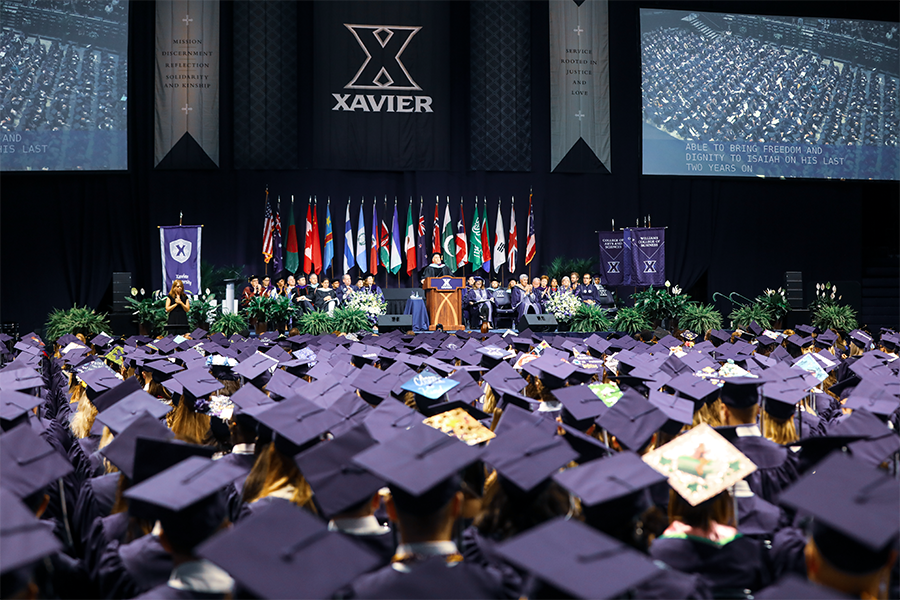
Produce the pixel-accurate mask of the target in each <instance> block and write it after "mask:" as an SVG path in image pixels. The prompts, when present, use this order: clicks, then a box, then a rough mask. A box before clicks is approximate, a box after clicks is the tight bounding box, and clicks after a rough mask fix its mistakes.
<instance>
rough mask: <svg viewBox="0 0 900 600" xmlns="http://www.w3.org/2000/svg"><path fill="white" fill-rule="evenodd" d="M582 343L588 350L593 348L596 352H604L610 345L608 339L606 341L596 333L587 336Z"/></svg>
mask: <svg viewBox="0 0 900 600" xmlns="http://www.w3.org/2000/svg"><path fill="white" fill-rule="evenodd" d="M584 343H585V345H586V346H587V347H588V348H589V349H590V350H593V351H594V352H595V353H596V354H606V352H607V350H609V346H610V344H609V342H608V341H606V340H605V339H603V338H602V337H600V336H599V335H597V334H596V333H595V334H592V335H591V336H590V337H589V338H587V339H586V340H584Z"/></svg>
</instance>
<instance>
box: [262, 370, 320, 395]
mask: <svg viewBox="0 0 900 600" xmlns="http://www.w3.org/2000/svg"><path fill="white" fill-rule="evenodd" d="M308 385H309V384H308V383H307V382H305V381H303V380H302V379H300V378H299V377H295V376H294V375H291V374H290V373H288V372H287V371H285V370H284V369H275V372H274V373H272V378H271V379H269V382H268V383H267V384H266V390H268V392H269V393H270V394H273V395H275V396H278V397H280V398H291V397H293V396H296V395H297V394H298V393H299V392H300V390H302V389H303V388H304V387H306V386H308ZM250 387H253V386H250Z"/></svg>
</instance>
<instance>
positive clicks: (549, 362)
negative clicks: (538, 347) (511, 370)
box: [523, 353, 575, 389]
mask: <svg viewBox="0 0 900 600" xmlns="http://www.w3.org/2000/svg"><path fill="white" fill-rule="evenodd" d="M523 369H524V370H525V371H526V372H528V373H530V374H531V375H534V376H535V377H538V378H539V379H540V380H541V382H542V383H543V384H544V386H545V387H547V388H548V389H556V388H561V387H563V386H564V385H565V383H566V379H568V378H569V377H571V376H572V374H573V373H574V372H575V366H574V365H572V364H571V363H569V362H566V361H564V360H563V359H561V358H559V357H556V356H549V355H547V354H546V353H545V354H544V355H543V356H541V357H540V358H537V359H535V360H533V361H531V362H529V363H527V364H526V365H525V366H524V367H523Z"/></svg>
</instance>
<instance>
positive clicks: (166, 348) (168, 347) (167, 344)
mask: <svg viewBox="0 0 900 600" xmlns="http://www.w3.org/2000/svg"><path fill="white" fill-rule="evenodd" d="M148 345H149V346H151V347H153V348H156V350H157V351H158V352H159V353H160V354H171V353H172V352H174V351H175V350H177V349H178V344H177V343H176V342H175V338H173V337H172V336H167V337H164V338H162V339H160V340H156V341H154V342H153V343H152V344H148Z"/></svg>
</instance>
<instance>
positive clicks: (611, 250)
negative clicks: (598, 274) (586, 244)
mask: <svg viewBox="0 0 900 600" xmlns="http://www.w3.org/2000/svg"><path fill="white" fill-rule="evenodd" d="M623 238H624V232H622V231H601V232H600V269H601V271H602V272H603V284H604V285H611V286H615V285H623V284H624V283H625V270H624V260H623V258H622V256H623V254H624V246H623Z"/></svg>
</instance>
